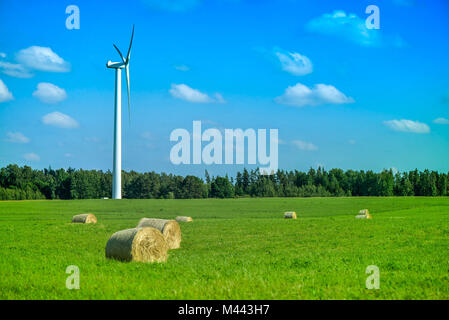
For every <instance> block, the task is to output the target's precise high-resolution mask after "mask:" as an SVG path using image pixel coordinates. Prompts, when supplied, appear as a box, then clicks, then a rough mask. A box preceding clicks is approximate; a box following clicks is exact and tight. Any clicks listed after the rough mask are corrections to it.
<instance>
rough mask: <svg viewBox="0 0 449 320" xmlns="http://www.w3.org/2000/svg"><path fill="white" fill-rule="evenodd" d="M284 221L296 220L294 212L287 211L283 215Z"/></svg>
mask: <svg viewBox="0 0 449 320" xmlns="http://www.w3.org/2000/svg"><path fill="white" fill-rule="evenodd" d="M284 218H285V219H296V212H294V211H288V212H285V213H284Z"/></svg>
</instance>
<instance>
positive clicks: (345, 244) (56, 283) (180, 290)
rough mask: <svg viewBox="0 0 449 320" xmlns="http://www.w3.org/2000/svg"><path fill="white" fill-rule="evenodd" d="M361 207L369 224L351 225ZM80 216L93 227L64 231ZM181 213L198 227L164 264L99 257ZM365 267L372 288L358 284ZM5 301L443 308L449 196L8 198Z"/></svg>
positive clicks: (0, 213)
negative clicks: (72, 278)
mask: <svg viewBox="0 0 449 320" xmlns="http://www.w3.org/2000/svg"><path fill="white" fill-rule="evenodd" d="M364 208H368V209H369V210H370V212H371V213H372V216H373V219H372V220H356V219H355V218H354V216H355V215H356V214H357V212H358V211H359V210H360V209H364ZM291 210H294V211H296V212H297V213H298V219H297V220H284V219H283V218H282V217H283V212H284V211H291ZM84 212H92V213H94V214H95V215H96V216H97V218H98V223H97V224H96V225H81V224H72V223H70V222H71V218H72V216H73V215H75V214H79V213H84ZM177 215H188V216H192V217H193V218H194V219H195V221H194V222H193V223H182V224H181V228H182V236H183V240H182V243H181V248H180V249H177V250H171V251H170V255H169V258H168V260H167V262H166V263H162V264H157V263H156V264H145V263H138V262H131V263H124V262H118V261H115V260H108V259H106V258H105V256H104V249H105V245H106V242H107V240H108V239H109V237H110V235H111V234H112V233H114V232H116V231H118V230H121V229H126V228H132V227H134V226H135V225H136V224H137V222H138V220H139V219H140V218H142V217H159V218H174V217H176V216H177ZM69 265H77V266H78V267H79V269H80V289H79V290H68V289H67V288H66V286H65V283H66V278H67V277H68V276H69V275H68V274H66V273H65V271H66V267H67V266H69ZM369 265H376V266H378V267H379V269H380V289H379V290H368V289H366V287H365V280H366V278H367V277H368V275H367V274H366V273H365V270H366V267H367V266H369ZM0 298H1V299H448V298H449V198H306V199H297V198H271V199H270V198H265V199H229V200H218V199H206V200H120V201H116V200H75V201H56V200H54V201H17V202H16V201H11V202H7V201H4V202H0Z"/></svg>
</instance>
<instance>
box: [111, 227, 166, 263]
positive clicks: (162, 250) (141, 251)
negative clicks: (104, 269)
mask: <svg viewBox="0 0 449 320" xmlns="http://www.w3.org/2000/svg"><path fill="white" fill-rule="evenodd" d="M105 251H106V258H112V259H116V260H121V261H141V262H164V261H166V260H167V257H168V254H167V251H168V245H167V242H166V241H165V239H164V236H163V235H162V233H161V232H160V231H159V230H157V229H155V228H151V227H145V228H139V229H137V228H133V229H126V230H121V231H118V232H116V233H114V234H113V235H112V236H111V237H110V238H109V240H108V243H107V244H106V250H105Z"/></svg>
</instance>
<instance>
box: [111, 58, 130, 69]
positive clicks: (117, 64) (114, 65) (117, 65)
mask: <svg viewBox="0 0 449 320" xmlns="http://www.w3.org/2000/svg"><path fill="white" fill-rule="evenodd" d="M125 66H126V65H125V63H123V62H112V61H111V60H109V61H108V62H107V63H106V67H107V68H111V69H123V68H124V67H125Z"/></svg>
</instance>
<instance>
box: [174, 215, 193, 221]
mask: <svg viewBox="0 0 449 320" xmlns="http://www.w3.org/2000/svg"><path fill="white" fill-rule="evenodd" d="M176 221H178V222H192V221H193V219H192V217H184V216H177V217H176Z"/></svg>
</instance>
